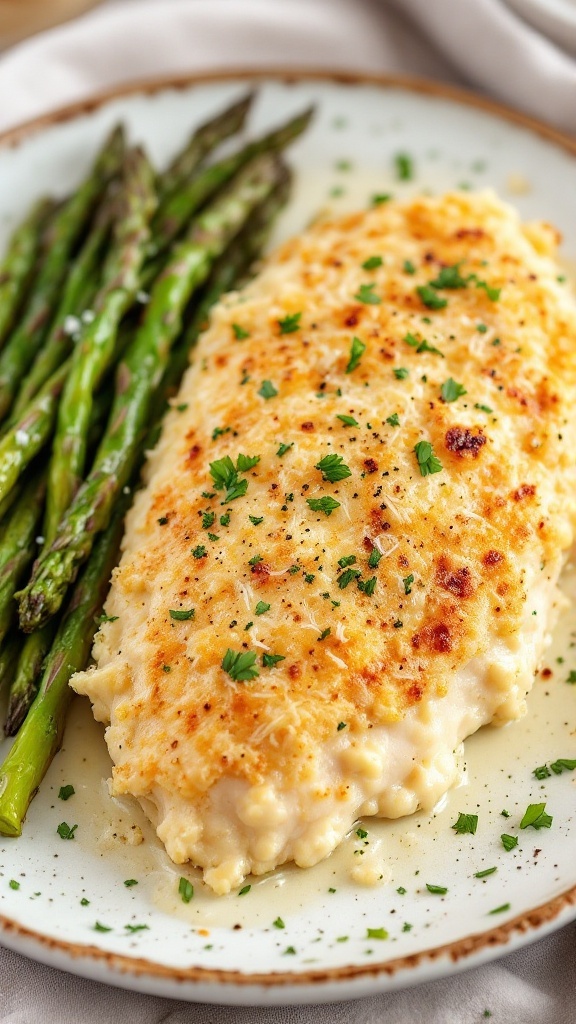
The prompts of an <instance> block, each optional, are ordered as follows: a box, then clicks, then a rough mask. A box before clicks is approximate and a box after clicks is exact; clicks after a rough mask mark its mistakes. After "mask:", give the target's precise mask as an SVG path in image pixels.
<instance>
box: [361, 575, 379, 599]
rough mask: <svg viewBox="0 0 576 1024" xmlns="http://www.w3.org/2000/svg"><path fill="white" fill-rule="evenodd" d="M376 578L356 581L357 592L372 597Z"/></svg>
mask: <svg viewBox="0 0 576 1024" xmlns="http://www.w3.org/2000/svg"><path fill="white" fill-rule="evenodd" d="M376 582H377V580H376V577H375V576H372V578H371V579H369V580H358V590H361V591H362V592H363V593H364V594H368V596H369V597H372V594H373V593H374V591H375V590H376Z"/></svg>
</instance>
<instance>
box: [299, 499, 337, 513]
mask: <svg viewBox="0 0 576 1024" xmlns="http://www.w3.org/2000/svg"><path fill="white" fill-rule="evenodd" d="M306 504H307V505H309V506H310V508H311V509H312V511H313V512H323V513H324V515H326V516H331V515H332V513H333V511H334V509H336V508H340V502H339V501H336V499H335V498H331V497H330V495H329V494H326V495H324V497H323V498H306Z"/></svg>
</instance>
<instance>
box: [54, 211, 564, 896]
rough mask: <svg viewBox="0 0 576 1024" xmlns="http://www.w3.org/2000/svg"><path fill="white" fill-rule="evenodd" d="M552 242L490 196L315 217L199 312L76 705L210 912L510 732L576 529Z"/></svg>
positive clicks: (425, 791)
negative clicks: (188, 358) (209, 898)
mask: <svg viewBox="0 0 576 1024" xmlns="http://www.w3.org/2000/svg"><path fill="white" fill-rule="evenodd" d="M556 242H557V237H556V235H555V233H554V232H553V230H552V229H550V228H549V227H547V226H545V225H541V224H539V225H522V224H521V222H520V220H519V218H518V216H517V214H516V213H515V211H514V210H512V209H511V208H510V207H508V206H505V205H503V204H502V203H501V202H500V201H499V200H498V199H497V198H496V197H495V196H494V195H493V194H492V193H490V192H484V193H480V194H469V193H466V194H462V193H458V194H448V195H446V196H443V197H440V198H418V199H415V200H412V201H410V202H407V203H389V204H385V205H381V206H379V207H377V208H376V209H373V210H371V211H369V212H362V213H358V214H354V215H351V216H346V217H342V218H339V219H338V220H334V221H330V222H324V223H320V224H317V225H316V226H314V227H313V228H312V229H311V230H309V231H307V232H306V233H305V234H303V235H301V236H299V237H298V238H296V239H294V240H293V241H290V242H289V243H287V244H286V245H284V246H283V247H282V248H281V249H280V250H279V251H278V252H276V253H275V254H274V255H273V256H272V257H271V258H270V259H269V260H268V262H267V263H266V265H265V266H264V269H263V270H262V272H261V273H260V275H259V276H258V278H257V279H256V280H254V281H253V282H252V283H251V284H250V285H249V286H248V287H247V288H246V289H245V290H244V291H243V292H242V293H240V294H238V293H235V294H231V295H228V296H227V297H225V299H224V300H223V301H222V302H221V303H220V305H219V306H218V307H217V308H216V309H215V310H214V312H213V315H212V318H211V323H210V326H209V328H208V330H207V331H206V332H205V334H204V335H203V336H202V338H201V339H200V342H199V344H198V347H197V348H196V350H195V352H194V354H193V362H192V365H191V367H190V369H189V370H188V372H187V374H186V376H185V379H184V381H183V384H182V387H181V391H180V394H179V395H178V397H177V398H176V399H175V401H174V408H173V409H172V411H171V412H170V413H169V414H168V416H167V418H166V421H165V425H164V429H163V432H162V437H161V439H160V441H159V443H158V445H157V447H156V448H155V450H154V451H153V452H152V453H151V454H150V457H149V460H148V464H147V467H146V470H145V479H146V486H145V488H144V489H143V490H142V491H140V492H139V494H138V495H137V496H136V500H135V503H134V507H133V509H132V511H131V512H130V514H129V516H128V520H127V528H126V535H125V539H124V551H123V556H122V560H121V563H120V566H119V568H118V569H117V570H116V571H115V574H114V577H113V582H112V587H111V591H110V595H109V598H108V602H107V605H106V613H107V615H108V616H110V618H111V619H114V621H108V622H106V623H105V624H104V625H103V626H102V627H101V629H100V630H99V633H98V635H97V638H96V642H95V646H94V659H95V662H96V666H95V668H93V669H91V670H89V671H87V672H85V673H81V674H79V675H76V676H75V677H74V679H73V686H74V688H75V689H76V690H77V691H78V692H80V693H85V694H88V696H89V697H90V699H91V700H92V702H93V704H94V713H95V715H96V717H97V718H98V719H100V720H102V721H104V722H106V723H107V724H108V728H107V732H106V740H107V743H108V747H109V750H110V753H111V756H112V759H113V761H114V764H115V767H114V771H113V781H112V792H113V793H116V794H133V795H134V796H136V797H137V798H138V799H140V800H141V801H142V802H143V805H144V806H145V809H146V810H147V812H148V813H149V814H150V816H151V817H152V818H153V820H154V821H155V822H156V825H157V830H158V835H159V836H160V838H161V839H162V840H163V841H164V842H165V844H166V847H167V850H168V853H169V854H170V856H171V857H172V858H173V859H174V860H175V861H177V862H183V861H185V860H188V859H191V860H192V861H193V862H194V863H195V864H197V865H199V866H201V867H203V868H204V869H205V879H206V881H207V882H208V884H210V885H211V886H212V888H213V889H214V890H215V891H216V892H227V891H229V890H230V888H231V887H233V886H235V885H237V884H239V883H240V882H241V881H242V878H243V877H244V876H245V874H246V873H248V872H250V871H253V872H255V873H262V872H264V871H268V870H271V869H272V868H273V867H275V866H276V865H278V864H280V863H283V862H284V861H286V860H288V859H295V860H296V862H297V863H299V864H302V865H308V864H313V863H316V862H317V861H318V860H320V859H321V858H322V857H324V856H326V855H328V854H329V853H330V852H331V851H332V850H333V849H334V847H335V846H336V845H337V844H338V843H339V842H340V841H341V840H342V838H343V837H344V835H345V834H346V832H347V831H348V830H349V828H350V826H351V824H352V823H353V822H354V820H355V819H356V818H357V817H358V815H360V814H378V815H386V816H392V817H396V816H400V815H403V814H408V813H411V812H412V811H414V810H415V809H416V808H417V807H419V806H423V807H432V806H433V805H434V803H435V802H436V801H437V800H438V799H439V797H440V796H441V795H442V794H443V793H444V792H445V791H446V789H447V788H448V787H449V786H450V785H451V784H452V782H453V781H454V779H455V778H456V776H457V773H458V770H459V769H458V745H459V744H460V743H461V741H462V740H463V739H464V738H465V736H466V735H469V734H470V733H471V732H473V731H475V730H476V729H477V728H479V726H481V725H483V724H485V723H487V722H491V721H497V722H503V721H506V720H509V719H512V718H515V717H518V715H520V714H522V713H523V710H524V699H525V696H526V693H527V692H528V690H529V689H530V686H531V684H532V680H533V675H534V671H535V670H536V668H537V666H538V663H539V660H540V657H541V654H542V650H543V647H544V645H545V643H546V638H547V634H548V631H549V628H550V626H551V624H552V622H553V620H554V616H555V610H556V608H557V606H558V595H557V591H556V583H557V579H558V576H559V573H560V570H561V567H562V564H563V560H564V557H565V553H566V552H567V550H568V548H569V547H570V545H571V543H572V534H573V524H574V518H575V502H574V495H575V494H576V479H575V477H576V473H575V456H574V450H575V422H574V419H575V409H576V401H575V399H576V355H575V353H576V344H575V339H576V309H575V305H574V302H573V299H572V297H571V295H570V293H569V291H568V289H567V286H566V285H565V284H563V283H561V282H560V281H559V280H558V274H559V270H558V266H557V264H556V262H555V259H554V252H555V246H556ZM374 256H379V257H381V260H382V262H381V264H380V265H375V264H378V261H377V260H376V261H374V260H371V257H374ZM366 261H370V262H369V263H368V266H367V268H364V267H363V264H364V263H366ZM406 261H408V262H406ZM455 264H459V268H458V275H456V279H458V278H459V279H460V282H461V286H460V287H456V288H454V287H452V288H450V287H440V284H441V283H442V280H443V278H442V275H441V276H440V277H439V274H440V273H441V271H442V268H444V271H445V270H446V268H447V267H454V265H455ZM412 271H413V272H412ZM444 280H447V278H446V274H445V273H444ZM432 281H434V282H436V287H432V288H431V289H430V282H432ZM462 282H463V283H462ZM452 283H454V282H452ZM426 285H428V286H429V290H428V291H426V290H425V291H424V292H422V293H419V292H418V290H417V289H418V288H419V287H422V286H426ZM434 296H435V297H436V300H438V299H440V300H445V302H446V305H444V306H443V307H442V308H437V309H434V308H430V307H429V305H426V304H425V303H426V302H428V303H429V304H430V303H432V304H433V305H438V302H437V301H435V300H434ZM378 300H380V301H378ZM423 300H424V301H423ZM296 314H299V316H296ZM287 317H288V318H291V319H288V320H287V319H286V318H287ZM238 328H240V329H241V330H238ZM238 336H239V337H238ZM354 338H357V339H359V341H360V342H361V343H362V345H364V346H365V349H364V350H362V346H358V343H357V342H356V343H355V348H354V349H353V348H352V346H353V339H354ZM407 338H408V340H406V339H407ZM423 341H426V343H427V344H426V345H423V344H422V342H423ZM352 351H355V352H356V353H358V352H359V351H360V353H361V354H360V355H359V359H357V360H356V363H357V365H355V366H354V368H352V365H353V362H354V361H353V362H352V364H351V362H350V360H351V352H352ZM347 369H348V371H349V372H347ZM404 370H407V371H408V373H407V374H406V373H404V372H400V373H399V372H398V371H404ZM395 371H396V372H395ZM450 378H451V379H452V381H453V382H456V383H458V384H460V385H461V386H462V389H465V394H462V393H460V394H459V396H458V397H457V398H456V399H455V400H452V401H445V400H443V399H442V397H441V395H442V392H441V388H442V385H443V384H444V383H445V382H446V381H448V380H449V379H450ZM263 382H270V384H271V385H272V387H268V385H264V387H262V385H263ZM274 392H277V394H276V393H274ZM267 395H270V397H266V396H267ZM448 395H449V392H448ZM394 414H396V415H394ZM339 416H344V417H349V418H350V419H349V420H348V423H346V422H343V421H342V420H341V419H339V418H338V417H339ZM352 421H355V424H357V425H352ZM422 441H425V442H429V443H430V444H431V445H432V452H431V454H432V456H435V457H436V459H437V460H439V463H440V465H441V469H440V470H439V471H437V472H433V473H432V474H431V475H425V476H424V475H422V473H421V467H420V466H419V463H418V458H417V453H416V452H415V450H414V449H415V446H416V445H418V444H419V442H422ZM288 445H290V447H289V448H285V446H288ZM281 446H282V447H281ZM284 449H285V450H284ZM419 451H420V454H422V451H423V450H422V448H420V449H419ZM239 454H243V455H246V456H252V457H256V456H258V458H259V461H258V462H257V463H256V464H255V465H254V466H252V467H251V468H249V469H246V470H242V469H239V470H238V471H237V479H238V481H240V482H241V486H240V491H242V490H245V493H243V494H240V496H238V497H233V498H232V500H230V501H229V503H225V502H226V495H227V491H226V487H224V488H222V487H219V486H218V484H219V483H221V481H220V480H219V478H218V476H217V475H216V478H214V477H213V475H212V474H211V471H210V464H211V463H214V462H215V461H216V460H220V459H223V458H224V457H226V456H229V457H230V459H232V461H233V463H234V466H236V465H237V460H238V455H239ZM423 454H424V455H426V450H424V452H423ZM328 455H338V456H341V457H342V460H343V464H344V465H345V466H347V467H349V470H350V475H349V476H346V477H344V478H342V479H340V480H335V481H331V480H330V479H326V478H325V477H326V475H327V474H326V472H324V473H323V472H322V469H319V468H316V467H317V464H318V463H319V462H320V460H322V459H324V458H325V457H326V456H328ZM324 465H325V464H324ZM427 465H428V467H430V465H431V464H430V462H429V461H428V463H427ZM422 468H424V469H425V468H426V467H425V466H423V467H422ZM328 475H330V474H329V473H328ZM242 481H244V482H245V484H246V486H245V484H244V483H242ZM325 497H330V498H332V499H334V501H335V502H338V505H337V507H335V508H334V509H333V511H331V512H330V514H329V515H327V514H326V512H325V511H322V510H318V511H314V510H313V509H312V508H311V507H310V505H309V503H308V501H309V499H313V500H314V499H321V498H325ZM228 514H229V521H227V516H228ZM222 516H224V521H223V522H222V521H221V517H222ZM250 516H252V517H253V520H259V519H260V518H262V521H261V522H255V521H252V520H251V519H250V518H249V517H250ZM351 556H354V560H353V561H349V562H348V564H347V565H346V564H345V565H344V566H341V565H339V564H338V563H339V560H340V559H346V558H348V559H350V557H351ZM378 556H380V557H379V559H378ZM369 559H370V563H369ZM376 562H377V563H378V564H377V565H376ZM347 570H348V571H351V574H350V581H349V582H348V583H347V585H346V586H343V583H344V580H343V574H344V573H345V572H346V571H347ZM357 571H359V575H354V573H356V572H357ZM374 577H375V582H374V583H371V582H370V581H371V580H372V579H373V578H374ZM372 589H373V592H371V591H372ZM259 602H261V604H260V606H259V607H258V610H257V606H258V605H259ZM263 605H269V606H270V607H269V608H264V610H262V607H263ZM192 609H194V613H193V615H192V614H190V615H188V617H182V614H181V615H180V617H179V618H178V617H174V616H173V615H171V614H170V612H171V610H172V611H173V612H174V611H176V612H180V613H184V614H185V613H186V612H191V610H192ZM249 623H251V625H249ZM228 649H230V651H232V652H233V653H235V654H240V653H250V652H252V654H253V655H254V656H255V657H256V662H255V668H257V669H258V673H259V674H258V675H257V676H254V678H252V679H245V680H244V681H242V680H238V679H237V678H234V671H232V672H231V673H230V672H227V671H225V670H224V669H223V668H222V662H223V659H224V657H225V655H226V652H227V650H228ZM271 654H272V655H281V656H282V659H283V660H279V661H277V662H276V663H275V664H274V665H272V666H270V665H268V666H265V664H264V663H263V659H264V661H266V658H265V656H266V655H271ZM252 660H253V659H252ZM268 660H269V659H268Z"/></svg>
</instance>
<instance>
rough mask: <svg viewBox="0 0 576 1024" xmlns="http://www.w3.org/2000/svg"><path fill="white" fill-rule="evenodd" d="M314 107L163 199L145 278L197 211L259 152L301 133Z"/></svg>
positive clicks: (275, 148)
mask: <svg viewBox="0 0 576 1024" xmlns="http://www.w3.org/2000/svg"><path fill="white" fill-rule="evenodd" d="M313 113H314V110H313V108H310V109H309V110H306V111H305V112H304V113H303V114H300V115H299V116H298V117H295V118H293V119H292V120H291V121H288V122H287V123H286V124H285V125H282V126H281V127H280V128H277V129H276V130H275V131H273V132H269V133H268V134H267V135H263V136H262V138H260V139H257V140H256V141H255V142H251V143H249V144H248V145H247V146H244V148H243V149H241V150H240V151H239V152H238V153H234V155H233V156H230V157H227V158H226V159H225V160H221V161H219V163H216V164H212V166H211V167H207V168H206V170H205V171H202V172H201V173H200V174H198V175H196V176H195V177H193V178H191V179H190V181H188V182H187V183H185V184H184V185H183V186H182V187H181V188H179V189H177V190H176V192H174V193H173V194H172V195H171V196H169V197H168V199H167V200H166V202H165V203H163V204H162V205H161V206H160V208H159V210H158V211H157V213H156V216H155V217H154V220H153V222H152V237H153V249H151V252H150V256H151V260H152V262H151V265H150V268H148V269H147V270H145V280H146V281H148V279H149V277H150V276H154V274H155V272H156V271H157V269H158V262H157V261H156V259H155V257H156V255H157V254H158V253H162V252H163V251H164V250H165V249H166V248H167V247H168V246H169V245H170V244H171V242H173V240H174V239H175V238H176V236H177V235H179V234H180V233H181V231H182V230H183V228H184V227H185V226H186V224H187V223H188V222H189V220H190V218H191V217H192V215H193V214H194V213H196V211H197V210H198V209H199V207H200V206H202V204H203V203H205V202H206V200H207V199H209V198H210V197H211V196H213V195H214V193H215V192H217V191H218V189H220V188H222V186H223V185H225V184H226V183H227V182H228V181H229V180H230V179H231V178H232V177H233V176H234V175H235V174H236V173H237V172H238V171H239V170H240V169H241V168H242V167H244V165H245V164H247V163H248V162H249V161H250V160H252V159H253V158H254V157H255V156H258V155H259V154H260V153H271V152H279V151H281V150H283V149H285V148H286V146H288V145H289V143H290V142H292V140H293V139H295V138H297V137H298V136H299V135H301V134H302V132H303V131H305V129H306V128H307V127H308V125H309V123H310V120H311V118H312V114H313Z"/></svg>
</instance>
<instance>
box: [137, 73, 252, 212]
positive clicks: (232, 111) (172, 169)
mask: <svg viewBox="0 0 576 1024" xmlns="http://www.w3.org/2000/svg"><path fill="white" fill-rule="evenodd" d="M253 100H254V94H253V93H248V95H247V96H243V97H242V99H241V100H238V101H237V102H236V103H234V104H233V105H232V106H231V107H227V109H226V110H224V111H222V113H221V114H217V115H216V117H212V118H211V119H210V120H209V121H206V123H205V124H202V125H200V127H199V128H197V129H196V131H195V132H194V134H193V135H192V136H191V138H190V139H189V141H188V142H187V143H186V145H185V147H184V149H183V150H182V151H181V152H180V153H178V154H177V155H176V157H175V158H174V160H173V161H172V163H171V164H170V165H169V166H168V167H167V168H166V170H165V171H163V172H162V174H160V175H159V176H158V180H157V182H156V191H157V192H158V196H159V199H160V203H162V201H163V200H165V198H166V196H168V195H169V194H170V193H171V192H173V191H174V190H175V189H177V188H179V187H180V186H182V185H183V184H184V183H185V182H186V181H187V179H188V178H190V177H191V175H192V174H194V173H195V172H196V171H197V170H198V167H199V166H200V164H201V163H202V161H203V160H205V159H206V157H207V156H209V154H210V153H211V152H212V151H213V150H214V149H216V146H218V145H219V144H220V143H221V142H223V141H224V140H225V139H227V138H228V137H229V136H230V135H235V134H236V132H239V131H240V130H241V128H243V127H244V122H245V121H246V118H247V116H248V111H249V110H250V107H251V105H252V102H253Z"/></svg>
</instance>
